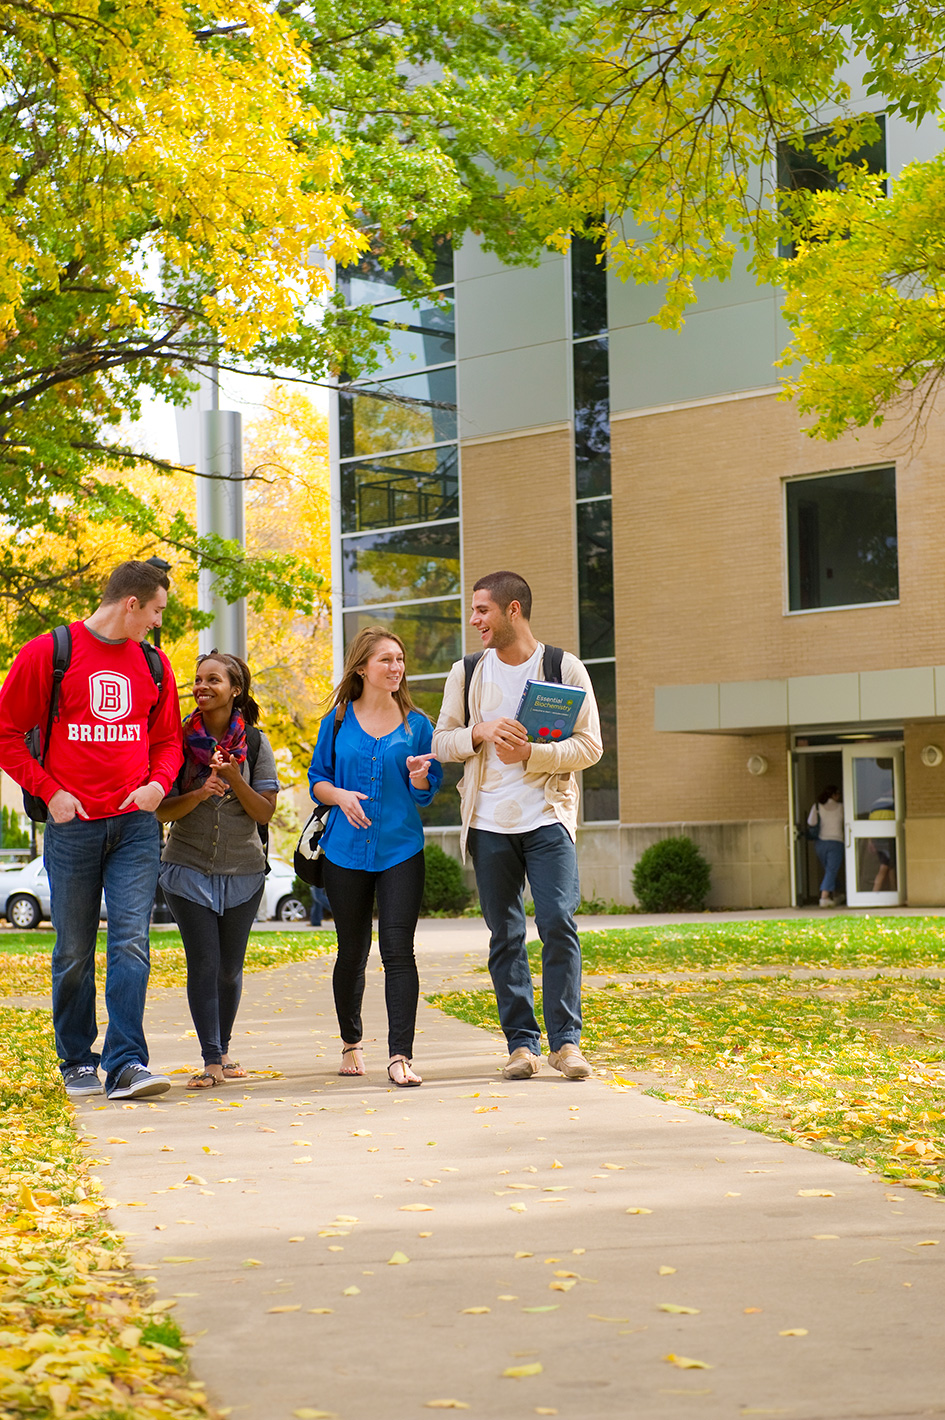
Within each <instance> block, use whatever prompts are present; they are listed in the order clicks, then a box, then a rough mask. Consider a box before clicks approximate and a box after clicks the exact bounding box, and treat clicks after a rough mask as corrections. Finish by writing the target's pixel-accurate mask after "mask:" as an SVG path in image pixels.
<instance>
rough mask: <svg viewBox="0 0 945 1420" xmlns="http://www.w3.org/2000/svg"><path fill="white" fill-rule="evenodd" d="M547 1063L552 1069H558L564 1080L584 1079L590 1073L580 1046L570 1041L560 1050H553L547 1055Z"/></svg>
mask: <svg viewBox="0 0 945 1420" xmlns="http://www.w3.org/2000/svg"><path fill="white" fill-rule="evenodd" d="M548 1064H549V1065H550V1066H551V1068H552V1069H553V1070H560V1071H561V1073H562V1075H563V1076H564V1078H565V1079H566V1080H586V1079H587V1077H588V1075H590V1073H591V1067H590V1065H588V1063H587V1061H586V1060H585V1059H584V1056H583V1055H582V1054H581V1048H580V1046H578V1045H573V1044H571V1043H570V1042H569V1043H568V1044H567V1045H562V1047H561V1049H560V1050H553V1051H552V1052H551V1054H550V1055H549V1056H548Z"/></svg>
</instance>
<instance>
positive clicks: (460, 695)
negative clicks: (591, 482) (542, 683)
mask: <svg viewBox="0 0 945 1420" xmlns="http://www.w3.org/2000/svg"><path fill="white" fill-rule="evenodd" d="M531 609H532V594H531V589H530V587H529V585H528V583H527V582H526V581H525V579H524V577H520V576H519V575H518V573H517V572H491V573H489V574H488V575H487V576H485V577H480V578H479V581H478V582H476V584H475V587H474V589H473V596H472V614H471V616H470V618H469V622H470V625H471V626H473V627H474V628H475V630H476V631H477V632H478V633H479V638H480V641H481V644H482V647H483V651H484V654H483V655H482V657H481V658H480V660H479V661H478V662H477V664H476V666H475V668H474V669H473V671H472V674H471V677H470V679H469V684H468V698H467V694H466V690H467V687H466V666H465V664H464V662H463V661H457V662H456V664H455V665H454V666H453V668H452V669H451V671H450V673H449V677H448V678H447V682H446V688H445V690H444V693H443V705H442V708H441V710H440V715H439V719H438V720H437V725H436V731H435V733H434V735H433V753H434V754H435V755H436V756H437V758H438V759H440V760H443V761H448V760H459V761H460V762H462V763H464V765H465V768H464V771H463V779H462V783H461V786H460V793H461V796H462V833H461V837H460V846H461V849H462V852H463V856H464V857H465V853H466V846H467V843H468V846H469V851H470V852H471V854H472V859H473V863H474V865H475V870H476V884H477V886H478V888H479V900H480V902H481V904H482V911H483V916H484V917H485V920H486V925H487V926H488V928H489V931H490V933H491V940H490V946H489V971H490V973H491V976H492V983H493V986H494V987H495V994H496V1003H497V1005H498V1008H499V1020H500V1022H501V1025H502V1029H503V1031H504V1032H505V1038H506V1041H507V1043H508V1048H509V1059H508V1061H507V1063H506V1065H505V1067H504V1069H503V1072H502V1073H503V1075H504V1076H505V1078H506V1079H507V1080H527V1079H529V1078H530V1077H531V1076H532V1075H537V1073H538V1071H539V1069H540V1066H541V1031H540V1029H539V1026H538V1021H537V1019H536V1017H535V1001H534V992H533V989H532V974H531V968H530V966H529V961H528V952H527V950H526V946H525V925H526V924H525V905H524V889H525V879H526V878H527V879H528V882H529V885H530V887H531V890H532V896H533V898H534V900H535V925H536V927H537V928H538V934H539V936H540V938H541V942H542V1000H543V1011H544V1018H545V1029H546V1031H547V1033H548V1043H549V1046H550V1053H549V1056H548V1063H549V1064H550V1065H551V1066H552V1067H553V1068H554V1069H555V1070H560V1072H561V1073H562V1074H563V1075H564V1076H565V1077H566V1078H567V1079H569V1080H583V1079H586V1078H587V1076H588V1075H589V1074H590V1073H591V1067H590V1065H589V1064H588V1063H587V1061H586V1060H585V1059H584V1056H583V1055H582V1054H581V1048H580V1041H581V944H580V941H579V939H578V935H577V926H576V924H575V921H574V913H575V912H576V910H577V906H578V902H579V901H580V896H581V889H580V881H579V878H578V865H577V851H576V848H575V837H576V833H577V814H578V786H577V780H576V779H575V773H576V771H577V770H579V769H587V768H588V767H589V766H590V765H592V764H596V763H597V761H598V760H599V759H600V757H601V754H602V752H603V746H602V743H601V734H600V719H599V716H598V712H597V702H596V701H595V699H594V690H593V687H592V685H591V678H590V676H589V675H588V673H587V670H586V669H585V667H584V666H583V665H582V664H581V662H580V661H579V660H578V659H577V657H576V656H572V655H570V654H568V653H567V652H565V653H564V654H563V655H562V657H561V672H560V678H561V681H562V682H563V683H564V684H565V685H574V686H580V687H581V688H582V689H583V690H584V691H585V696H584V703H583V704H582V706H581V709H580V711H579V713H578V718H577V721H576V723H575V726H574V730H573V733H572V734H571V735H570V736H569V737H568V738H567V739H563V740H555V741H551V742H549V743H544V744H533V743H530V742H529V740H528V738H527V736H526V733H525V730H524V728H523V726H522V725H520V724H519V722H518V721H517V720H516V719H515V712H516V710H517V708H518V706H519V703H520V701H521V698H522V693H523V691H524V689H525V682H526V681H527V680H542V679H543V678H544V677H543V674H542V669H543V664H544V652H545V647H544V646H543V645H542V644H541V643H540V642H539V641H537V640H536V639H535V637H534V636H533V635H532V630H531V625H530V617H531ZM467 703H468V713H467V708H466V706H467Z"/></svg>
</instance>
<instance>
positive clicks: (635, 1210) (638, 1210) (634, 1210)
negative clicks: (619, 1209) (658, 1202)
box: [626, 1208, 653, 1213]
mask: <svg viewBox="0 0 945 1420" xmlns="http://www.w3.org/2000/svg"><path fill="white" fill-rule="evenodd" d="M626 1211H627V1212H628V1213H652V1212H653V1209H652V1208H628V1209H627V1210H626Z"/></svg>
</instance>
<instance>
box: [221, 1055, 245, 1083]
mask: <svg viewBox="0 0 945 1420" xmlns="http://www.w3.org/2000/svg"><path fill="white" fill-rule="evenodd" d="M223 1078H224V1080H245V1079H246V1071H245V1070H244V1069H243V1067H242V1065H241V1064H240V1062H239V1061H238V1060H228V1061H227V1062H226V1064H225V1065H224V1066H223Z"/></svg>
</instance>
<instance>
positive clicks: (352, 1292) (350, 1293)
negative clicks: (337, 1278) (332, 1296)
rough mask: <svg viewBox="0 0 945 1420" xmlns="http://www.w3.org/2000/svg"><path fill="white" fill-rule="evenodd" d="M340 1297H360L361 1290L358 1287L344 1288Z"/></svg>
mask: <svg viewBox="0 0 945 1420" xmlns="http://www.w3.org/2000/svg"><path fill="white" fill-rule="evenodd" d="M341 1295H342V1296H343V1297H360V1295H361V1288H360V1287H346V1288H345V1289H344V1291H343V1292H342V1294H341Z"/></svg>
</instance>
